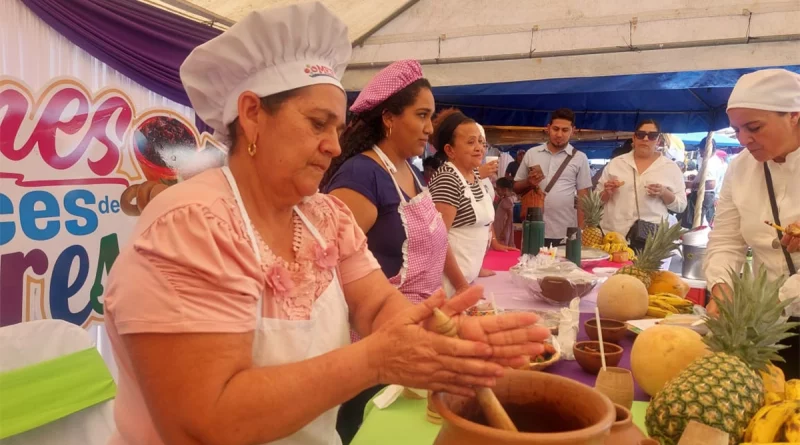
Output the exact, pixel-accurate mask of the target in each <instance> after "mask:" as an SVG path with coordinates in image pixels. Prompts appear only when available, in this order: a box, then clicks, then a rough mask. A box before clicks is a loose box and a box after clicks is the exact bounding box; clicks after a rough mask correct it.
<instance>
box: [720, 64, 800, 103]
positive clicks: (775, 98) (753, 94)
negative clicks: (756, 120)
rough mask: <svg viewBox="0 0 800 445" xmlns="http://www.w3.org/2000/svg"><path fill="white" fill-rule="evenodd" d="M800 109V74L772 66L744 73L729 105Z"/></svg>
mask: <svg viewBox="0 0 800 445" xmlns="http://www.w3.org/2000/svg"><path fill="white" fill-rule="evenodd" d="M731 108H752V109H755V110H766V111H778V112H793V111H800V74H797V73H793V72H791V71H787V70H784V69H769V70H761V71H756V72H754V73H749V74H745V75H744V76H742V77H741V78H739V81H738V82H736V86H735V87H733V92H732V93H731V97H730V99H728V109H729V110H730V109H731Z"/></svg>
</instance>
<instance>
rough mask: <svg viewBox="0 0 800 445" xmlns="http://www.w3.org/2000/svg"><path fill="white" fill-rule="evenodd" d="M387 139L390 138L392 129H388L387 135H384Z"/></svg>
mask: <svg viewBox="0 0 800 445" xmlns="http://www.w3.org/2000/svg"><path fill="white" fill-rule="evenodd" d="M386 137H387V138H390V137H392V127H389V133H387V134H386Z"/></svg>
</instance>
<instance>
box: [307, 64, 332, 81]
mask: <svg viewBox="0 0 800 445" xmlns="http://www.w3.org/2000/svg"><path fill="white" fill-rule="evenodd" d="M303 71H304V72H305V73H306V74H308V76H309V77H319V76H326V77H332V78H334V79H336V72H335V71H333V69H332V68H330V67H327V66H325V65H306V68H305V69H304V70H303Z"/></svg>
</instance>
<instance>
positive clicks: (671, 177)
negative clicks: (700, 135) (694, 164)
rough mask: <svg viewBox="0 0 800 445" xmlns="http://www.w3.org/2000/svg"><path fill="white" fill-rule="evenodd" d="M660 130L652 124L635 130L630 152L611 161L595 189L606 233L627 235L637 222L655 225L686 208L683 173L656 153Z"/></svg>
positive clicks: (652, 121)
mask: <svg viewBox="0 0 800 445" xmlns="http://www.w3.org/2000/svg"><path fill="white" fill-rule="evenodd" d="M660 137H661V129H660V127H659V126H658V123H657V122H656V121H654V120H646V121H642V122H641V123H639V125H637V126H636V131H635V132H634V134H633V150H632V151H630V152H628V153H625V154H623V155H621V156H618V157H616V158H614V159H612V160H611V161H610V162H609V163H608V164H607V165H606V167H605V168H604V169H603V174H602V175H601V176H600V181H599V183H598V185H597V187H598V190H601V191H602V193H601V199H602V200H603V202H604V203H605V211H604V212H603V220H602V221H601V223H600V227H602V229H603V230H604V231H605V232H617V233H620V234H622V235H625V234H627V233H628V231H629V230H630V228H631V227H632V226H633V224H634V222H636V220H639V219H641V220H643V221H647V222H651V223H655V224H658V223H660V222H661V220H662V219H666V218H668V217H669V211H673V212H675V213H680V212H682V211H683V209H685V208H686V193H684V188H685V185H684V182H683V173H681V169H680V168H678V165H677V164H676V163H675V162H674V161H671V160H669V159H667V158H666V157H665V156H662V155H661V153H659V152H658V150H657V148H656V147H657V145H658V140H659V138H660Z"/></svg>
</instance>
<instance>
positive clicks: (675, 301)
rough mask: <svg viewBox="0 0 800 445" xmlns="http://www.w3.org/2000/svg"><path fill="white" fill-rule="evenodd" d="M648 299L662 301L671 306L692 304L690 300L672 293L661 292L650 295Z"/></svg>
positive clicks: (678, 306)
mask: <svg viewBox="0 0 800 445" xmlns="http://www.w3.org/2000/svg"><path fill="white" fill-rule="evenodd" d="M650 300H651V301H652V300H659V301H663V302H665V303H669V304H670V305H672V306H675V307H676V308H680V307H688V306H694V303H692V302H691V301H689V300H687V299H685V298H681V297H678V296H675V295H672V294H663V293H662V294H655V295H650Z"/></svg>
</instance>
